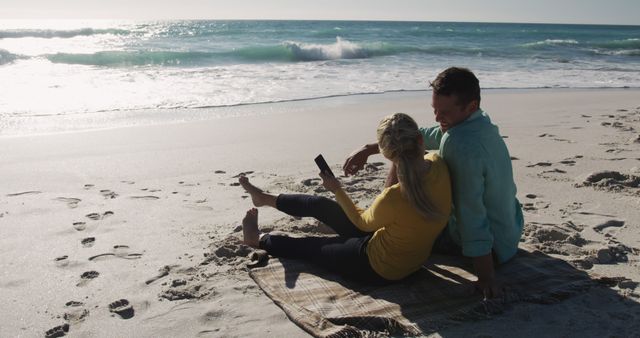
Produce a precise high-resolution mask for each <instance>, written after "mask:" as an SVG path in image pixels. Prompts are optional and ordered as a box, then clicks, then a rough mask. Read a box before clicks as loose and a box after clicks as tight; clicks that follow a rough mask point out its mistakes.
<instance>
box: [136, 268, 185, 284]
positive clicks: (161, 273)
mask: <svg viewBox="0 0 640 338" xmlns="http://www.w3.org/2000/svg"><path fill="white" fill-rule="evenodd" d="M176 267H177V265H165V266H164V267H162V268H161V269H160V270H158V275H157V276H155V277H152V278H149V279H147V281H146V282H144V283H145V284H147V285H149V284H151V283H153V282H155V281H157V280H158V279H160V278H163V277H166V276H168V275H169V272H170V271H171V269H173V268H176Z"/></svg>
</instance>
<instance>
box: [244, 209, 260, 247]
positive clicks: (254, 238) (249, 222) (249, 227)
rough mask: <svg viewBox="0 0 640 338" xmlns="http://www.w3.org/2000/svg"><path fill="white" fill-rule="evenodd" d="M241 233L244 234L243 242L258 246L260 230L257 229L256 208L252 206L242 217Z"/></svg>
mask: <svg viewBox="0 0 640 338" xmlns="http://www.w3.org/2000/svg"><path fill="white" fill-rule="evenodd" d="M242 234H243V235H244V244H246V245H248V246H250V247H252V248H258V244H259V243H258V242H259V239H260V231H259V230H258V209H256V208H252V209H249V211H247V214H246V215H245V216H244V218H243V219H242Z"/></svg>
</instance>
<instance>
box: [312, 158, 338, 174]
mask: <svg viewBox="0 0 640 338" xmlns="http://www.w3.org/2000/svg"><path fill="white" fill-rule="evenodd" d="M314 161H316V164H317V165H318V168H320V172H323V173H325V174H329V175H331V176H333V177H336V176H335V175H334V174H333V172H332V171H331V168H329V165H328V164H327V161H325V160H324V157H322V154H320V155H318V156H317V157H316V158H315V159H314Z"/></svg>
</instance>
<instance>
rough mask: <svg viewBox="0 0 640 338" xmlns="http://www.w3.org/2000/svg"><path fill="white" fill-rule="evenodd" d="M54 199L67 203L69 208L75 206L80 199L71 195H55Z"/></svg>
mask: <svg viewBox="0 0 640 338" xmlns="http://www.w3.org/2000/svg"><path fill="white" fill-rule="evenodd" d="M54 200H55V201H60V202H64V203H67V206H68V207H69V208H71V209H73V208H77V207H78V203H80V202H81V201H82V200H81V199H79V198H73V197H57V198H54Z"/></svg>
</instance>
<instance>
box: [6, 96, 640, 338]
mask: <svg viewBox="0 0 640 338" xmlns="http://www.w3.org/2000/svg"><path fill="white" fill-rule="evenodd" d="M639 97H640V90H638V89H634V88H631V89H621V88H618V89H614V88H608V89H604V88H603V89H557V88H547V89H504V90H501V89H492V90H483V93H482V103H481V107H482V108H483V109H484V110H485V111H486V112H487V113H488V114H489V115H490V116H491V118H492V121H493V122H494V123H495V124H497V125H498V126H499V128H500V134H501V135H502V136H503V138H504V140H505V142H506V144H507V146H508V147H509V150H510V154H511V156H512V163H513V170H514V178H515V182H516V185H517V187H518V194H517V197H518V199H519V200H520V202H521V203H522V204H523V211H524V216H525V231H524V235H523V240H522V244H523V245H528V246H530V247H533V248H535V249H537V250H540V251H542V252H544V253H546V254H549V255H551V256H553V257H557V258H559V259H562V260H565V261H567V262H569V263H570V264H572V265H573V266H575V267H576V268H577V269H580V270H584V271H586V272H587V273H589V274H594V275H599V276H607V277H611V278H617V279H616V280H617V281H618V282H616V283H614V285H611V286H608V287H606V289H607V290H614V292H604V291H602V290H603V289H599V288H595V289H592V290H590V291H589V292H585V293H582V294H579V295H576V296H573V297H571V298H569V299H566V300H564V301H562V302H558V303H556V304H519V305H516V306H514V307H513V308H512V309H510V310H509V311H506V312H505V313H503V314H500V315H496V316H495V317H493V318H490V319H487V320H480V321H470V322H461V323H459V324H458V325H454V326H450V327H446V328H443V329H442V330H439V331H438V332H436V333H434V334H433V336H436V337H437V336H441V337H455V336H470V335H473V336H478V337H480V336H481V337H492V336H504V335H512V334H513V333H514V332H517V335H518V336H523V337H538V336H541V335H542V336H551V337H556V336H558V337H559V336H635V335H637V332H638V330H640V327H639V324H638V323H640V311H639V310H638V309H639V306H638V302H639V299H640V290H639V289H638V282H640V269H639V266H640V263H639V260H638V259H639V256H640V231H639V230H640V228H639V227H640V198H639V197H640V188H639V187H638V182H639V181H638V180H640V179H639V178H638V177H640V133H639V131H640V100H639V99H638V98H639ZM430 104H431V98H430V92H428V91H409V92H397V93H384V94H368V95H348V96H338V97H330V98H322V99H312V100H303V101H290V102H281V103H267V104H255V105H247V106H240V107H237V108H233V109H236V110H237V111H233V112H232V113H231V114H227V115H225V116H224V117H220V118H215V119H199V120H196V121H184V122H174V121H172V122H170V123H155V124H152V125H138V126H129V127H121V126H117V127H109V128H104V129H91V130H79V131H67V132H57V133H39V134H31V135H8V136H1V137H0V154H1V156H0V177H2V178H3V183H2V185H0V196H2V197H1V198H0V253H1V257H2V260H1V261H0V268H1V269H2V271H3V273H2V275H3V278H2V280H1V281H0V290H1V291H0V292H1V293H2V295H3V302H2V303H1V304H0V314H1V316H2V318H3V325H2V326H0V336H2V337H15V336H24V337H32V336H42V335H43V334H44V333H45V332H46V331H48V330H52V329H53V330H54V331H56V330H57V331H58V332H64V333H65V334H66V335H68V336H70V337H115V336H120V337H123V336H141V337H176V336H185V337H192V336H210V337H247V336H273V337H282V336H289V337H305V336H308V334H307V333H306V332H305V331H303V330H302V329H301V328H299V327H297V326H296V325H295V324H293V323H292V322H290V321H289V320H288V319H287V316H286V315H285V314H284V312H283V311H282V310H281V309H280V308H279V307H278V306H276V305H275V304H274V303H273V302H272V301H271V300H270V299H269V298H268V297H266V296H265V294H264V293H263V292H262V291H261V290H260V288H259V287H258V286H257V285H256V284H255V282H254V281H253V280H252V279H251V278H250V277H249V275H248V270H249V267H248V265H250V264H251V263H252V261H251V250H250V249H249V248H247V247H246V246H244V245H242V244H241V243H240V238H241V234H242V232H241V231H240V228H239V225H240V224H241V223H240V221H241V219H242V217H243V215H244V213H245V212H246V210H248V209H249V208H251V207H252V204H251V199H250V198H248V194H247V193H246V192H244V191H243V189H242V188H241V187H240V186H239V185H238V183H237V181H238V177H239V175H246V176H248V177H249V178H250V179H251V181H252V182H253V183H254V184H255V185H257V186H258V187H261V188H262V189H265V190H267V191H269V192H271V193H284V192H302V193H320V194H324V195H326V196H329V195H328V193H327V192H326V191H323V189H321V188H319V187H320V186H319V185H318V183H319V180H318V176H317V168H316V167H315V163H314V162H313V158H314V157H315V156H316V155H318V154H320V153H322V154H323V155H324V157H325V158H326V159H327V161H328V162H329V164H330V165H331V167H332V169H333V171H334V172H335V173H342V170H341V165H342V162H343V161H344V159H345V158H346V157H347V156H348V154H349V153H350V152H351V151H353V150H355V149H356V148H358V147H360V146H362V145H363V144H365V143H371V142H374V141H375V128H376V126H377V124H378V122H379V121H380V119H381V118H382V117H384V116H386V115H388V114H390V113H393V112H404V113H407V114H410V115H411V116H413V117H414V118H415V119H416V120H417V122H418V124H419V125H421V126H431V125H433V124H434V123H435V122H434V119H433V112H432V109H431V107H430ZM369 162H370V163H372V165H370V166H368V167H367V169H366V170H365V171H364V172H362V173H361V174H360V175H359V176H356V177H349V178H346V177H342V175H341V177H340V179H341V181H342V182H343V184H345V186H348V187H349V189H347V191H348V193H349V194H350V195H351V196H352V197H353V198H354V199H355V200H356V201H357V203H358V204H359V205H360V206H361V207H365V206H367V205H368V204H369V203H371V201H372V199H373V198H374V197H375V195H376V194H377V192H379V191H380V190H381V189H382V186H383V182H384V177H385V175H386V170H387V169H388V168H389V164H388V163H387V162H386V161H385V160H384V159H383V158H382V157H381V156H375V157H372V158H370V159H369ZM259 217H260V218H259V223H260V224H261V226H262V227H263V230H264V231H274V230H281V231H289V232H294V233H296V234H298V235H305V234H315V233H326V229H325V228H324V227H323V226H322V225H319V224H317V222H315V221H314V220H309V219H294V218H292V217H289V216H286V215H284V214H281V213H279V212H277V211H275V210H270V209H267V208H261V209H260V216H259ZM629 304H632V305H629ZM65 324H66V325H68V326H64V325H65ZM52 332H53V331H52ZM50 333H51V332H50Z"/></svg>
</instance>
